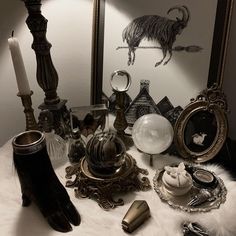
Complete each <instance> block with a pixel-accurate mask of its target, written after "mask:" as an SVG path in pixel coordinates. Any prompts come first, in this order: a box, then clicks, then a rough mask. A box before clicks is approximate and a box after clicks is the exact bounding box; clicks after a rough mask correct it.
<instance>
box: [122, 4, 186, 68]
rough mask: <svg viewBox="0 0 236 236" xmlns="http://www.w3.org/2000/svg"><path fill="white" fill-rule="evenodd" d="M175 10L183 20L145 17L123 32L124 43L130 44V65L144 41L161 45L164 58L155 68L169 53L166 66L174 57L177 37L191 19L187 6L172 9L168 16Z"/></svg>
mask: <svg viewBox="0 0 236 236" xmlns="http://www.w3.org/2000/svg"><path fill="white" fill-rule="evenodd" d="M173 10H178V11H179V12H181V13H182V18H181V19H180V18H178V17H176V20H172V19H169V18H167V17H162V16H158V15H145V16H141V17H138V18H136V19H134V20H133V21H131V22H130V23H129V25H128V26H127V27H126V28H125V29H124V30H123V33H122V38H123V41H124V42H125V41H126V42H127V44H128V49H129V51H128V65H133V64H134V61H135V50H136V49H137V47H138V46H139V44H140V42H141V41H142V40H143V39H147V40H148V41H149V40H151V41H156V42H158V43H159V44H160V47H161V50H162V53H163V58H162V59H161V60H160V61H158V62H157V63H156V64H155V66H158V65H160V64H161V63H162V62H163V61H164V59H165V58H166V56H167V53H169V58H168V59H167V60H166V61H165V62H164V65H166V64H167V63H168V62H169V61H170V59H171V57H172V51H173V50H172V46H173V43H174V42H175V40H176V36H177V35H178V34H179V35H180V34H181V33H182V30H183V29H184V28H185V27H186V26H187V24H188V21H189V19H190V12H189V10H188V8H187V7H186V6H175V7H171V8H170V9H169V10H168V11H167V14H169V13H170V12H172V11H173Z"/></svg>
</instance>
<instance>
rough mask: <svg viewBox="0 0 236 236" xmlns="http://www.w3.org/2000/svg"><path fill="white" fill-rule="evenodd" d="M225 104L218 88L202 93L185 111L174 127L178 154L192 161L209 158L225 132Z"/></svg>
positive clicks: (223, 140) (222, 139) (216, 148)
mask: <svg viewBox="0 0 236 236" xmlns="http://www.w3.org/2000/svg"><path fill="white" fill-rule="evenodd" d="M226 111H227V102H226V98H225V95H224V94H223V92H222V90H221V89H220V87H219V86H217V85H214V86H212V88H210V89H206V90H204V91H203V92H202V93H201V94H200V95H199V96H197V98H196V99H192V100H191V103H190V104H189V105H188V106H187V107H186V108H185V109H184V111H183V112H182V113H181V115H180V116H179V118H178V120H177V122H176V125H175V138H174V142H175V145H176V147H177V149H178V152H179V154H180V155H181V156H182V157H183V158H186V159H189V160H191V161H193V162H197V163H202V162H205V161H208V160H210V159H212V158H213V157H214V156H215V155H216V154H217V153H218V152H219V151H220V149H221V148H222V146H223V144H224V142H225V140H226V137H227V133H228V122H227V116H226Z"/></svg>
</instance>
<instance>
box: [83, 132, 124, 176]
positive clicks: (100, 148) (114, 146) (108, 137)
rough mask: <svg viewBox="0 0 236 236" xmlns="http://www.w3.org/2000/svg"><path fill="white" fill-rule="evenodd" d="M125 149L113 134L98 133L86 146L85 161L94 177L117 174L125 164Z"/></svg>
mask: <svg viewBox="0 0 236 236" xmlns="http://www.w3.org/2000/svg"><path fill="white" fill-rule="evenodd" d="M125 152H126V148H125V145H124V143H123V141H122V140H121V139H120V138H118V137H117V136H116V135H115V134H114V133H111V132H108V133H99V134H97V135H95V136H94V137H93V138H91V139H90V140H89V142H88V144H87V146H86V161H87V163H88V167H89V170H90V171H91V173H92V174H93V175H95V176H110V175H114V174H115V173H117V172H118V171H119V170H120V168H121V167H122V165H123V163H124V162H125Z"/></svg>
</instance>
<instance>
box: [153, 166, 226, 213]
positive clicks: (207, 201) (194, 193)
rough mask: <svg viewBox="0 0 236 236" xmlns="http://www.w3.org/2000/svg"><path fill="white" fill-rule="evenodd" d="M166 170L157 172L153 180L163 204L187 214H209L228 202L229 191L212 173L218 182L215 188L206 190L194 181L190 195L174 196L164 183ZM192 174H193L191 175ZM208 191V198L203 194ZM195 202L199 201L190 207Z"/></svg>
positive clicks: (195, 168)
mask: <svg viewBox="0 0 236 236" xmlns="http://www.w3.org/2000/svg"><path fill="white" fill-rule="evenodd" d="M188 168H191V169H192V168H194V170H198V169H202V168H198V167H192V166H187V165H186V170H187V171H188ZM164 172H165V170H164V169H162V170H157V171H156V174H155V176H154V178H153V184H154V189H155V191H156V192H157V194H158V196H159V197H160V199H161V200H162V201H163V202H166V203H167V204H169V205H170V206H171V207H173V208H174V209H180V210H183V211H187V212H207V211H210V210H212V209H217V208H219V207H220V205H221V204H222V203H224V202H225V200H226V194H227V190H226V187H225V185H224V182H223V181H222V179H220V178H219V177H218V176H216V175H215V173H213V172H211V173H212V174H213V175H214V177H215V178H216V180H217V184H216V185H215V186H214V187H211V188H206V187H203V186H200V185H199V184H197V183H196V182H195V181H193V186H192V188H191V189H190V191H189V192H188V193H186V194H185V195H182V196H173V195H172V194H170V193H169V192H168V191H167V190H166V189H165V187H164V184H163V182H162V176H163V174H164ZM190 174H192V173H190ZM205 190H206V192H207V193H209V195H207V196H206V194H204V193H203V192H204V191H205ZM193 200H196V201H198V202H199V203H198V204H195V205H194V206H193V205H190V204H189V203H190V202H191V201H193Z"/></svg>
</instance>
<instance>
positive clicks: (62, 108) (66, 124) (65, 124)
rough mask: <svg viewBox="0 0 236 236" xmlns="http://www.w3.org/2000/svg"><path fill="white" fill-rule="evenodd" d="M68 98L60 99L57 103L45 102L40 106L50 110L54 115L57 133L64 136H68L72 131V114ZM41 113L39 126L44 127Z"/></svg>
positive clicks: (54, 127) (54, 125)
mask: <svg viewBox="0 0 236 236" xmlns="http://www.w3.org/2000/svg"><path fill="white" fill-rule="evenodd" d="M66 102H67V100H62V99H61V100H60V102H58V103H56V104H45V103H42V104H41V105H40V106H39V109H41V110H42V111H43V110H49V111H50V112H51V113H52V115H53V127H52V128H53V129H54V130H55V133H56V134H58V135H60V136H61V137H62V138H66V136H67V135H68V134H69V133H70V114H69V111H68V110H67V107H66ZM41 115H42V114H41V113H40V115H39V127H40V128H41V127H43V125H42V122H41V119H40V117H41Z"/></svg>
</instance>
